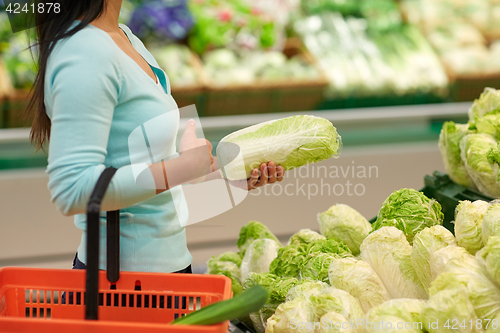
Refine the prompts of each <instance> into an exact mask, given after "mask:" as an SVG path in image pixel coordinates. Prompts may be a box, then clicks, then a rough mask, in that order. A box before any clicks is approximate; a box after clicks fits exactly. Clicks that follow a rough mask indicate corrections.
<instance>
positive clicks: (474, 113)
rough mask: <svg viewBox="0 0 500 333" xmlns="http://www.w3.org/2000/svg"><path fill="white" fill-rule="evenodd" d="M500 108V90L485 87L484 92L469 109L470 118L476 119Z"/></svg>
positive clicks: (471, 119)
mask: <svg viewBox="0 0 500 333" xmlns="http://www.w3.org/2000/svg"><path fill="white" fill-rule="evenodd" d="M497 110H500V91H499V90H496V89H493V88H484V91H483V93H482V94H481V96H479V98H478V99H476V100H475V101H474V104H472V106H471V107H470V109H469V120H470V121H475V120H476V119H477V118H480V117H483V116H485V115H487V114H491V113H493V112H495V111H497Z"/></svg>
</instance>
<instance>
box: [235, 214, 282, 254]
mask: <svg viewBox="0 0 500 333" xmlns="http://www.w3.org/2000/svg"><path fill="white" fill-rule="evenodd" d="M261 238H269V239H272V240H274V241H275V242H276V243H277V244H279V245H281V243H280V241H279V240H278V238H276V236H275V235H274V234H273V233H272V232H271V230H269V228H268V227H266V226H265V225H264V224H262V223H260V222H258V221H250V222H248V223H247V224H245V225H244V226H243V227H242V228H241V230H240V235H239V237H238V242H237V244H236V245H237V246H238V249H239V250H240V252H239V254H240V256H241V257H244V256H245V252H246V250H247V248H248V247H249V246H250V244H252V242H253V241H254V240H256V239H261Z"/></svg>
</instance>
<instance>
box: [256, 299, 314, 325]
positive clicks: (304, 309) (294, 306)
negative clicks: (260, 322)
mask: <svg viewBox="0 0 500 333" xmlns="http://www.w3.org/2000/svg"><path fill="white" fill-rule="evenodd" d="M312 319H313V314H312V311H311V307H310V305H309V303H308V301H307V300H305V299H302V298H296V299H295V300H293V301H290V302H285V303H282V304H280V305H279V306H278V308H277V309H276V312H275V313H274V314H273V315H272V316H271V318H269V319H268V320H267V326H266V333H284V332H289V331H290V324H291V323H293V322H295V323H297V324H298V323H308V322H309V323H311V322H312ZM313 329H314V328H313ZM293 332H298V333H310V332H311V327H306V326H305V325H301V326H299V325H297V328H296V329H294V330H293Z"/></svg>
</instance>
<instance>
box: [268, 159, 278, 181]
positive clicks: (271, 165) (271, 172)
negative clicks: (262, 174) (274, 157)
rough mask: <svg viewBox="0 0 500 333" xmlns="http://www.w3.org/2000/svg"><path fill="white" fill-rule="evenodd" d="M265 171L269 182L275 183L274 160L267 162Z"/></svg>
mask: <svg viewBox="0 0 500 333" xmlns="http://www.w3.org/2000/svg"><path fill="white" fill-rule="evenodd" d="M267 173H268V175H269V184H273V183H276V164H275V163H274V162H269V163H268V164H267Z"/></svg>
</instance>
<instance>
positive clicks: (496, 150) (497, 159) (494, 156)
mask: <svg viewBox="0 0 500 333" xmlns="http://www.w3.org/2000/svg"><path fill="white" fill-rule="evenodd" d="M486 159H487V160H488V164H489V166H490V168H491V169H492V170H493V178H494V179H495V181H496V182H497V183H498V182H499V181H500V173H499V172H498V168H499V167H498V166H499V165H500V146H499V145H497V146H496V147H493V148H491V149H490V150H489V151H488V153H487V154H486Z"/></svg>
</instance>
